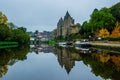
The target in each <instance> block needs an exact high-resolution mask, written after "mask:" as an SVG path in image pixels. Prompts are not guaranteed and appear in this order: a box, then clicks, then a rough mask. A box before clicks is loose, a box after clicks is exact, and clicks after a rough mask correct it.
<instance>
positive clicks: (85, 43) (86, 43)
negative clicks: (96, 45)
mask: <svg viewBox="0 0 120 80" xmlns="http://www.w3.org/2000/svg"><path fill="white" fill-rule="evenodd" d="M75 47H90V43H89V41H88V40H81V41H76V42H75Z"/></svg>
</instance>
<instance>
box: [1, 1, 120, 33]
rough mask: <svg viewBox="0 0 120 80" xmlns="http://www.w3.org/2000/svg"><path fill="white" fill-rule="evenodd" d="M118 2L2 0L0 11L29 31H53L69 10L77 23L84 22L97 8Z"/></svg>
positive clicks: (10, 20)
mask: <svg viewBox="0 0 120 80" xmlns="http://www.w3.org/2000/svg"><path fill="white" fill-rule="evenodd" d="M117 2H120V0H0V11H1V12H3V13H4V14H5V15H6V16H7V17H8V20H9V22H13V23H14V24H16V25H17V26H24V27H26V28H27V30H28V31H35V30H39V31H44V30H47V31H52V30H53V29H55V28H56V26H57V22H58V20H59V19H60V18H61V17H64V16H65V14H66V11H67V10H68V11H69V13H70V15H71V16H72V17H73V18H74V19H75V23H80V24H82V23H83V22H84V21H86V20H89V17H90V14H91V13H92V11H93V10H94V9H95V8H97V9H101V8H103V7H111V6H112V5H114V4H116V3H117Z"/></svg>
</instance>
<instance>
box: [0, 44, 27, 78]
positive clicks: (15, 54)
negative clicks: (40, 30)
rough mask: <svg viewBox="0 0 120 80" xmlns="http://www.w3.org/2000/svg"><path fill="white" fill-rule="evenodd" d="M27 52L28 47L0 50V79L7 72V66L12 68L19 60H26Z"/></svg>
mask: <svg viewBox="0 0 120 80" xmlns="http://www.w3.org/2000/svg"><path fill="white" fill-rule="evenodd" d="M28 52H29V47H28V46H20V47H17V48H7V49H0V77H3V75H5V74H6V73H7V72H8V65H9V66H12V65H14V64H15V63H16V62H17V61H19V60H22V61H23V60H26V59H27V57H26V55H27V54H28Z"/></svg>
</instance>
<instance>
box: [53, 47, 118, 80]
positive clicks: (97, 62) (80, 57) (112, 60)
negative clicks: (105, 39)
mask: <svg viewBox="0 0 120 80" xmlns="http://www.w3.org/2000/svg"><path fill="white" fill-rule="evenodd" d="M99 51H100V50H99ZM101 52H102V53H98V52H97V51H95V50H93V49H92V51H91V53H86V54H84V53H81V52H80V51H79V50H76V49H75V48H71V47H64V48H63V47H55V49H54V54H55V55H57V57H58V62H59V64H60V66H61V67H62V68H63V67H64V68H65V69H66V72H67V73H68V74H69V72H70V71H71V69H72V68H73V67H74V66H75V61H83V63H84V64H85V65H86V66H88V65H89V66H90V67H91V72H92V73H93V74H95V75H96V76H101V77H102V78H103V79H113V80H120V75H119V74H120V55H118V54H116V55H115V54H114V53H113V54H111V53H109V52H105V51H101Z"/></svg>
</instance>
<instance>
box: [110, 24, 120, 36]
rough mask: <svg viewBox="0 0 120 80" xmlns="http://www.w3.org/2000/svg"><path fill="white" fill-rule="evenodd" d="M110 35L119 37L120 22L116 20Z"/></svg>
mask: <svg viewBox="0 0 120 80" xmlns="http://www.w3.org/2000/svg"><path fill="white" fill-rule="evenodd" d="M111 37H113V38H117V37H120V23H119V22H117V23H116V26H115V28H114V29H113V31H112V34H111Z"/></svg>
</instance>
